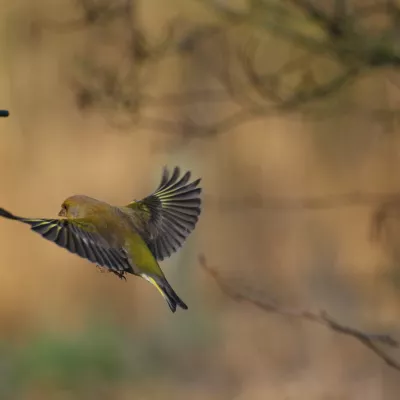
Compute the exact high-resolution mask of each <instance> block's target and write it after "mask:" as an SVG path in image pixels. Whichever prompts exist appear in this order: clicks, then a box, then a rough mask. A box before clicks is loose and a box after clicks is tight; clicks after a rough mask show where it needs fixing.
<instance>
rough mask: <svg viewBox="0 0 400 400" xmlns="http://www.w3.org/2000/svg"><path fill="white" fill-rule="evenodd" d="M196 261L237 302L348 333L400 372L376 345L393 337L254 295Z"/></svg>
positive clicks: (392, 341)
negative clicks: (287, 306) (367, 331)
mask: <svg viewBox="0 0 400 400" xmlns="http://www.w3.org/2000/svg"><path fill="white" fill-rule="evenodd" d="M199 262H200V265H201V267H202V268H203V270H204V271H206V272H207V273H208V274H209V275H210V276H211V277H212V278H213V279H214V281H215V282H216V284H217V285H218V287H219V288H220V290H221V291H222V292H223V293H224V294H225V295H226V296H228V297H229V298H231V299H232V300H234V301H237V302H246V303H248V304H251V305H252V306H255V307H257V308H259V309H260V310H262V311H265V312H267V313H274V314H278V315H283V316H286V317H290V318H298V319H301V320H306V321H309V322H314V323H317V324H320V325H324V326H325V327H327V328H329V329H331V330H332V331H335V332H337V333H340V334H343V335H347V336H351V337H353V338H354V339H356V340H358V341H359V342H360V343H362V344H363V345H364V346H365V347H367V348H369V349H370V350H371V351H373V352H374V353H375V354H376V355H377V356H378V357H379V358H381V359H382V360H383V361H384V362H385V363H386V364H387V365H388V366H390V367H392V368H394V369H396V370H398V371H400V363H399V362H397V361H396V360H395V359H393V358H392V357H390V356H389V355H388V354H387V353H386V352H385V351H383V350H382V349H381V348H380V347H379V346H378V344H380V345H386V346H388V347H392V348H398V347H399V343H398V341H397V340H395V339H393V338H392V337H391V336H389V335H382V334H374V333H373V334H371V333H366V332H362V331H360V330H358V329H354V328H351V327H349V326H346V325H344V324H341V323H339V322H338V321H336V320H334V319H333V318H332V317H331V316H329V315H328V314H327V313H326V312H325V311H320V312H312V311H309V310H304V309H291V308H286V307H282V306H281V305H279V304H278V303H276V302H275V301H273V300H271V299H265V298H264V296H263V299H260V298H258V297H257V298H256V297H255V296H254V294H253V295H252V293H250V292H251V290H250V291H249V290H243V289H241V288H236V287H234V286H233V285H231V284H229V283H226V279H225V278H224V277H223V276H221V274H220V273H219V272H218V271H217V269H216V268H214V267H211V266H210V265H209V264H208V263H207V261H206V258H205V256H204V255H200V256H199Z"/></svg>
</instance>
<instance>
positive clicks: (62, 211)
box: [58, 208, 65, 217]
mask: <svg viewBox="0 0 400 400" xmlns="http://www.w3.org/2000/svg"><path fill="white" fill-rule="evenodd" d="M58 216H59V217H65V210H64V209H63V208H62V209H61V210H60V212H59V213H58Z"/></svg>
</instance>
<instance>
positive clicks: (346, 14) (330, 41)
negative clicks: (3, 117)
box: [42, 0, 400, 141]
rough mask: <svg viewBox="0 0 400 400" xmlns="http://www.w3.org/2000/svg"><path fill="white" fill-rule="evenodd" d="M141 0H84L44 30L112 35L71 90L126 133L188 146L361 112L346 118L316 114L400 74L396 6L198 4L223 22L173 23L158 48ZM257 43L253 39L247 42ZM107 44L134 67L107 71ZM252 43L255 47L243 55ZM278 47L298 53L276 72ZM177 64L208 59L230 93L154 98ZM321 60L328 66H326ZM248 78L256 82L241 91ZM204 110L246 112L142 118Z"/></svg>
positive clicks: (345, 0)
mask: <svg viewBox="0 0 400 400" xmlns="http://www.w3.org/2000/svg"><path fill="white" fill-rule="evenodd" d="M135 1H136V0H75V2H76V10H77V12H78V14H79V17H78V18H76V19H74V20H71V21H64V22H55V21H47V20H44V21H42V26H43V27H44V28H51V29H55V30H58V31H60V32H62V31H67V32H68V31H70V30H71V29H72V30H73V29H81V28H92V27H100V28H101V29H100V30H98V31H96V30H94V32H96V34H98V35H102V36H99V37H98V38H97V39H96V38H95V40H93V43H91V42H90V41H89V42H87V43H88V46H89V49H90V50H89V51H85V52H84V54H83V55H82V56H81V57H80V60H79V62H80V65H79V68H80V73H79V74H78V75H79V77H77V76H75V77H74V78H73V79H71V82H72V85H71V86H72V90H73V91H74V93H75V98H76V103H77V106H78V107H79V108H80V109H81V110H86V109H100V110H101V112H102V114H103V115H106V116H107V117H106V118H107V119H108V120H109V121H110V120H111V121H110V123H112V124H113V125H114V126H119V127H122V128H132V125H140V126H142V127H144V128H146V129H150V130H155V131H164V130H165V131H167V132H168V133H171V134H174V135H176V136H177V137H178V138H181V139H182V140H183V141H187V140H190V139H191V138H200V137H201V138H206V139H209V138H211V137H213V136H216V135H218V134H221V133H226V132H230V131H232V130H233V129H235V128H236V127H238V126H240V125H242V124H245V123H248V122H250V121H253V120H255V119H260V118H266V117H268V116H271V115H276V114H281V113H288V112H293V113H295V112H301V113H306V114H305V115H306V117H309V118H322V117H335V118H337V117H338V116H339V117H342V116H343V115H349V114H351V113H353V110H350V109H349V108H348V107H347V108H345V109H344V110H341V111H339V112H338V113H336V114H335V111H336V110H332V109H327V110H321V109H320V110H317V112H316V113H313V110H311V108H310V106H312V105H314V104H315V103H316V102H317V101H320V100H322V99H325V98H328V97H330V96H332V95H334V94H336V93H338V92H339V91H340V90H341V89H342V88H344V87H345V86H348V85H350V84H352V83H354V82H355V81H356V80H357V79H359V78H360V76H361V75H362V74H365V73H371V72H372V71H373V70H376V69H377V68H382V67H392V68H393V69H394V70H396V68H398V66H399V65H400V47H399V46H398V43H399V41H398V37H399V27H400V9H399V7H398V5H397V3H395V2H393V1H388V0H387V1H382V2H376V3H374V4H373V5H371V4H369V5H361V6H356V5H350V4H351V1H350V0H335V1H334V2H332V7H329V6H328V5H327V4H326V2H320V1H316V0H284V1H261V0H252V1H250V2H248V9H246V10H243V11H237V10H234V9H233V8H232V7H231V6H230V5H229V2H215V1H211V0H198V1H199V2H200V3H202V4H204V5H206V6H207V7H208V8H209V9H210V10H212V12H213V13H214V14H216V15H217V16H218V17H219V20H218V21H216V22H213V23H210V22H207V23H206V22H204V23H199V24H197V25H194V26H193V25H190V24H192V23H191V22H190V21H182V20H178V19H175V20H173V21H170V23H168V24H166V29H165V35H164V36H165V37H164V38H162V39H161V40H160V41H159V42H158V43H154V44H150V40H149V37H148V35H147V34H146V32H145V30H144V29H142V28H141V26H140V15H139V11H138V7H135ZM381 14H383V15H385V16H386V17H387V18H386V19H387V20H388V22H387V24H386V25H385V27H384V28H380V30H376V29H369V28H366V27H365V26H364V25H365V24H366V21H368V18H369V17H371V16H376V15H381ZM112 22H113V23H112ZM185 23H186V24H185ZM115 26H119V27H123V29H125V30H126V32H125V33H124V35H123V37H124V38H126V40H125V39H124V40H121V36H118V39H113V38H114V37H115V36H114V35H112V34H111V33H112V32H113V31H112V29H114V28H115ZM184 26H186V28H187V29H185V28H184ZM372 27H373V25H372ZM240 29H242V31H240ZM246 29H247V30H246ZM100 31H101V33H100ZM108 32H110V34H108ZM238 32H239V34H237V33H238ZM243 32H245V34H244V35H243ZM247 35H248V36H249V37H250V40H246V36H247ZM104 38H107V42H108V45H109V44H110V42H111V44H112V43H114V42H112V41H113V40H117V41H116V42H115V43H114V44H115V46H113V47H114V51H115V52H116V53H117V52H120V53H121V54H122V55H124V56H125V55H126V61H124V62H123V63H121V62H120V58H119V55H118V57H116V60H118V61H116V62H115V63H114V64H112V65H111V66H108V67H105V66H104V65H103V64H102V62H101V61H100V62H99V61H96V60H95V58H94V57H93V54H94V53H96V52H97V53H100V54H102V53H103V50H104V49H102V48H101V46H102V44H103V42H105V40H104ZM243 38H244V42H245V44H244V46H243V45H242V46H241V45H240V42H241V41H242V42H243ZM271 40H276V41H277V45H278V46H280V45H281V44H282V41H283V42H284V45H288V46H292V47H293V49H294V50H293V52H292V53H293V56H292V55H290V56H289V59H288V60H285V61H284V62H282V65H281V66H280V67H278V68H273V70H272V71H271V69H272V67H271V51H273V49H272V47H271V43H270V42H271ZM204 44H207V45H209V44H212V45H213V46H214V47H213V51H212V54H213V55H216V57H212V59H211V58H210V59H209V57H208V56H207V54H208V53H207V54H206V56H204V54H202V53H201V54H199V53H197V51H201V50H199V49H202V48H203V47H204V46H203V45H204ZM92 47H93V49H92ZM205 47H206V46H205ZM94 49H96V50H94ZM92 52H93V54H92ZM299 52H300V53H301V55H300V56H299V54H300V53H299ZM121 54H120V55H121ZM116 55H117V54H116ZM167 56H175V57H180V58H183V57H185V58H188V57H193V58H194V59H195V60H196V62H197V60H201V63H202V64H203V63H204V68H205V69H206V70H208V71H209V74H211V75H213V78H214V79H216V80H217V81H218V83H219V86H220V88H219V89H215V88H210V89H204V88H201V89H199V90H193V91H191V92H188V93H167V94H165V95H158V96H157V95H152V94H150V93H149V89H148V86H149V85H148V84H149V83H152V82H154V79H155V77H156V76H157V71H155V69H156V68H159V67H161V63H162V62H163V60H165V59H166V57H167ZM258 56H260V57H258ZM195 57H197V58H195ZM111 58H113V57H111ZM216 60H217V61H216ZM320 61H323V66H322V67H321V66H320V64H319V62H320ZM199 62H200V61H199ZM211 63H218V66H217V67H216V68H211V67H210V66H211ZM122 64H123V65H122ZM274 64H275V63H274ZM212 65H214V64H212ZM326 65H327V66H328V67H327V68H325V66H326ZM236 67H237V68H236ZM235 68H236V69H235ZM215 70H218V72H215ZM236 70H237V71H236ZM242 75H243V77H244V79H245V81H246V82H245V84H244V85H243V87H239V85H240V83H239V82H241V77H242ZM250 91H251V92H252V93H254V94H256V95H257V100H254V99H252V98H251V96H250V94H249V92H250ZM200 103H201V104H206V103H209V104H213V103H221V104H222V103H224V104H231V105H232V106H235V107H236V106H238V107H239V109H238V110H237V111H234V112H233V113H232V114H231V115H229V116H227V117H225V118H223V119H222V120H219V121H214V122H213V121H210V122H209V123H208V124H204V125H203V124H201V123H196V122H195V121H193V120H187V121H179V120H176V121H168V120H167V119H165V120H164V119H163V118H162V117H157V118H151V117H148V116H146V115H142V114H146V111H149V110H154V109H157V112H159V111H160V107H165V108H168V109H169V110H170V109H171V108H174V107H176V108H178V107H187V106H189V105H196V104H200ZM169 110H168V113H169ZM104 111H109V112H104ZM355 112H359V113H360V114H361V113H362V112H363V114H364V116H367V117H368V118H375V117H376V119H377V121H378V122H379V123H382V124H385V126H386V127H387V126H393V120H394V119H396V120H397V119H398V116H397V114H400V110H374V112H372V113H371V112H370V110H355ZM119 114H123V115H124V120H125V122H124V123H118V122H115V118H114V116H115V115H119ZM157 115H159V114H157ZM388 120H389V123H387V121H388Z"/></svg>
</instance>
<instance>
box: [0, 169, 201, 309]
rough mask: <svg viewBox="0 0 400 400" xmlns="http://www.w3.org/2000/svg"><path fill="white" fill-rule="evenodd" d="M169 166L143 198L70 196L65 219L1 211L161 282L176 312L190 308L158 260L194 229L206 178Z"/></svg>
mask: <svg viewBox="0 0 400 400" xmlns="http://www.w3.org/2000/svg"><path fill="white" fill-rule="evenodd" d="M190 177H191V173H190V171H188V172H186V173H185V174H184V175H183V176H181V173H180V169H179V167H175V168H174V170H173V171H172V174H170V173H169V171H168V169H167V168H164V171H163V174H162V178H161V182H160V184H159V186H158V188H157V189H156V190H155V191H154V192H153V193H152V194H150V195H149V196H147V197H145V198H143V199H142V200H137V201H136V200H135V201H132V202H131V203H129V204H128V205H126V206H113V205H110V204H108V203H106V202H103V201H100V200H97V199H94V198H91V197H88V196H85V195H74V196H71V197H68V198H67V199H66V200H64V202H63V203H62V205H61V211H60V212H59V213H58V216H60V217H62V218H59V219H47V218H23V217H18V216H16V215H13V214H12V213H10V212H8V211H6V210H5V209H3V208H0V216H2V217H4V218H8V219H12V220H16V221H20V222H23V223H25V224H28V225H30V227H31V229H32V230H33V231H34V232H37V233H39V234H40V235H41V236H42V237H44V238H45V239H47V240H50V241H52V242H54V243H56V244H57V245H58V246H61V247H63V248H65V249H67V250H68V251H70V252H71V253H74V254H77V255H78V256H80V257H82V258H85V259H87V260H89V261H91V262H92V263H95V264H96V265H98V266H100V267H103V268H106V269H107V270H109V271H111V272H113V273H114V274H116V275H117V276H118V277H119V278H121V279H126V277H125V275H126V274H127V273H130V274H133V275H137V276H140V277H142V278H144V279H145V280H147V281H148V282H150V283H151V284H152V285H154V286H155V287H156V289H157V290H158V291H159V293H160V294H161V295H162V296H163V297H164V299H165V300H166V302H167V303H168V305H169V307H170V309H171V311H172V312H175V311H176V308H177V306H179V307H181V308H182V309H184V310H187V308H188V307H187V305H186V304H185V303H184V302H183V301H182V300H181V299H180V298H179V296H178V295H177V294H176V293H175V291H174V290H173V289H172V287H171V285H170V284H169V283H168V281H167V279H166V277H165V275H164V273H163V272H162V270H161V268H160V266H159V264H158V261H162V260H164V259H165V258H167V257H169V256H171V254H173V253H175V252H176V251H177V250H178V249H179V248H180V247H181V246H182V245H183V243H184V242H185V240H186V238H187V237H188V236H189V234H190V233H191V232H192V231H193V230H194V228H195V226H196V223H197V220H198V218H199V215H200V212H201V199H200V193H201V188H199V187H198V185H199V183H200V179H197V180H195V181H192V182H189V181H190Z"/></svg>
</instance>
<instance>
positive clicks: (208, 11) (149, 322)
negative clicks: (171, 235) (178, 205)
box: [0, 0, 400, 400]
mask: <svg viewBox="0 0 400 400" xmlns="http://www.w3.org/2000/svg"><path fill="white" fill-rule="evenodd" d="M0 7H1V8H0V10H1V13H0V30H1V35H0V107H1V108H6V109H9V110H10V113H11V115H10V117H9V118H8V119H2V120H0V133H1V135H0V141H1V145H0V167H1V195H0V201H1V203H0V204H1V206H4V207H5V208H6V209H10V210H11V211H13V212H15V213H16V214H17V215H18V214H19V215H24V216H32V217H36V216H37V217H41V216H43V217H52V216H56V214H57V213H58V211H59V208H60V205H61V203H62V201H63V199H64V198H65V197H67V196H69V195H71V194H78V193H84V194H87V195H89V196H93V197H97V198H100V199H103V200H105V201H108V202H110V203H115V204H125V203H127V202H129V201H130V200H131V199H133V198H141V197H142V196H144V195H146V194H148V193H149V192H150V191H151V190H153V188H154V187H155V186H156V185H157V184H158V180H159V177H160V173H161V170H162V167H163V165H168V166H171V167H172V166H174V165H180V166H181V167H182V168H185V169H186V168H187V169H190V170H191V171H192V172H193V174H194V176H201V177H202V178H203V181H202V182H203V188H204V199H205V202H204V207H203V212H202V216H201V218H200V221H199V223H198V225H197V228H196V231H195V233H194V234H192V235H191V236H190V238H189V239H188V241H187V243H186V245H185V246H184V248H183V249H182V250H181V251H180V252H179V253H178V254H177V255H175V256H173V257H171V259H169V260H167V261H165V262H163V263H162V267H163V269H164V271H165V273H166V275H167V277H168V279H169V281H170V282H171V284H172V285H173V287H174V288H175V290H176V291H177V293H178V294H179V295H180V296H182V298H183V299H184V301H185V302H186V303H187V304H188V305H189V311H188V312H177V313H176V314H175V315H172V314H171V313H170V312H169V310H168V308H167V306H166V305H165V304H164V302H163V299H162V298H161V297H160V296H159V295H158V294H157V292H156V291H155V290H154V289H153V288H152V287H151V286H150V285H148V284H146V283H145V282H144V281H142V280H139V279H135V278H133V277H132V278H129V279H128V282H126V283H124V282H122V281H119V280H118V279H116V278H115V277H114V276H110V275H108V274H100V273H98V272H97V271H96V269H95V268H94V266H92V265H90V264H89V263H88V262H86V261H84V260H81V259H79V258H78V257H76V256H73V255H71V254H69V253H68V252H66V251H63V250H61V249H60V248H58V247H57V246H54V245H52V244H50V243H48V242H46V241H44V240H42V239H41V238H40V237H39V236H38V235H34V234H32V232H30V231H29V229H27V228H26V227H24V226H22V225H19V224H16V223H13V222H12V221H7V220H2V221H0V222H1V223H0V239H1V243H2V246H1V249H2V250H1V252H0V355H1V356H0V370H1V374H0V398H4V399H43V400H44V399H137V400H148V399H149V400H150V399H163V400H168V399H185V400H186V399H188V400H189V399H190V400H192V399H193V400H198V399H201V400H203V399H213V400H214V399H215V400H219V399H226V400H231V399H232V400H233V399H235V400H259V399H260V400H264V399H268V400H269V399H274V400H279V399H282V400H289V399H290V400H292V399H293V400H302V399H307V400H314V399H315V400H317V399H318V400H320V399H321V400H322V399H324V400H328V399H329V400H333V399H340V400H344V399H352V400H356V399H366V400H375V399H385V400H386V399H398V398H399V395H398V393H399V390H400V384H399V376H400V375H399V374H400V371H397V370H396V369H394V368H390V367H389V366H387V365H385V363H384V362H383V360H382V359H380V358H379V357H377V356H376V355H375V354H373V352H371V351H370V350H369V349H367V348H366V347H364V346H362V344H361V343H359V342H358V341H356V340H355V339H354V338H352V337H349V336H343V335H340V334H338V333H336V332H333V331H332V330H330V329H327V328H325V327H323V326H319V325H316V324H312V323H310V322H307V321H302V320H298V319H295V320H293V319H290V318H287V317H285V316H281V315H279V314H278V315H276V314H268V313H265V312H263V311H262V310H260V309H257V308H256V307H254V306H252V305H250V304H241V303H238V302H235V301H234V300H233V299H230V298H229V297H227V296H226V295H224V294H223V293H222V292H221V291H220V290H219V289H218V286H217V285H216V284H215V282H214V281H213V280H212V278H211V277H210V276H209V274H207V272H206V271H204V269H203V268H202V267H201V265H200V264H199V261H198V256H199V254H203V255H204V256H205V257H206V259H207V262H208V263H209V264H210V265H212V266H213V268H215V269H217V270H218V271H219V273H220V274H221V275H222V276H223V277H224V279H226V281H227V282H229V284H231V285H232V286H233V287H234V288H235V289H237V290H238V291H241V292H243V291H244V292H246V291H248V290H251V291H254V292H256V293H257V296H259V297H260V298H263V297H265V298H273V299H276V300H277V301H279V304H282V306H283V307H288V308H294V307H300V308H304V309H308V310H312V311H318V310H326V311H327V312H328V313H329V314H330V315H332V316H334V318H335V319H336V320H338V321H340V322H341V323H342V324H344V325H347V326H350V327H353V328H357V329H360V330H362V331H365V332H375V333H387V334H390V335H391V336H392V337H393V338H396V337H397V338H398V337H400V322H399V321H400V318H399V317H400V308H399V301H400V292H399V282H400V280H399V277H400V275H399V263H398V262H399V259H400V255H399V254H398V250H397V249H398V248H399V246H398V245H399V242H398V239H396V238H397V236H398V235H397V232H399V230H398V226H397V222H396V221H397V220H398V217H397V215H398V214H396V210H397V208H396V207H397V206H396V204H397V203H396V202H395V203H393V204H392V206H391V209H390V210H389V211H388V212H387V213H386V214H385V221H384V222H385V224H384V225H385V229H384V232H385V235H384V238H385V239H386V240H384V241H382V240H381V241H371V234H370V233H371V220H372V218H373V216H374V213H375V212H376V210H378V209H379V207H384V205H385V204H386V203H385V202H386V200H387V199H386V197H385V193H396V192H397V191H398V187H399V186H398V181H399V173H398V165H399V161H400V151H399V150H400V142H399V135H398V132H399V126H398V123H397V120H398V111H397V106H398V102H399V99H400V97H399V90H400V89H399V87H398V86H400V85H399V84H398V82H399V83H400V80H399V79H398V78H397V68H398V65H399V64H400V61H399V58H400V49H399V47H398V45H397V42H398V40H397V38H398V27H399V26H398V21H397V20H396V15H400V8H399V4H398V3H397V2H396V1H393V2H390V1H382V4H381V5H380V4H379V3H378V2H372V1H362V0H360V1H358V2H357V1H333V0H332V1H327V0H326V1H322V0H319V1H318V2H312V1H308V2H307V1H286V2H284V1H272V0H271V1H266V0H265V1H261V0H259V1H255V0H253V1H232V2H229V1H222V0H221V1H216V0H215V1H211V0H210V1H195V0H170V1H163V0H146V1H144V0H142V1H140V0H136V1H135V0H130V1H129V0H128V1H127V0H118V1H114V2H110V1H106V0H101V1H94V0H93V1H89V0H86V1H83V0H79V1H78V0H76V1H70V0H58V1H54V0H35V1H28V0H17V1H11V0H2V1H0ZM316 7H318V9H317V8H316ZM390 7H392V8H390ZM315 10H317V11H318V10H319V11H318V12H315ZM396 12H398V14H396ZM304 199H305V200H304ZM307 199H308V200H307ZM387 216H389V217H390V218H386V217H387ZM392 217H393V218H392ZM387 221H389V222H388V223H386V222H387ZM249 288H250V289H249ZM178 311H179V310H178ZM385 350H386V351H387V352H388V354H390V356H391V357H393V359H396V357H398V358H400V354H397V353H398V352H396V351H395V349H392V348H390V347H389V348H385Z"/></svg>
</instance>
